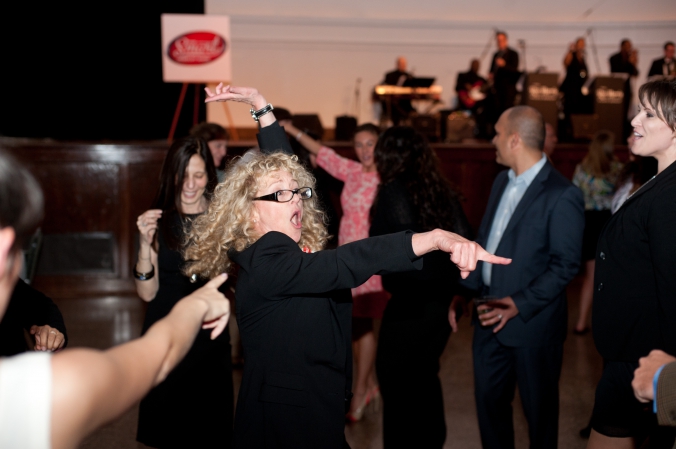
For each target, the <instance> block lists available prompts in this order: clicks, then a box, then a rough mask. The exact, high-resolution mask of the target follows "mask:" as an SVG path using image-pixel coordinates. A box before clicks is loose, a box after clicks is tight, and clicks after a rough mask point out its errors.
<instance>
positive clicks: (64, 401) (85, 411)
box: [51, 275, 230, 449]
mask: <svg viewBox="0 0 676 449" xmlns="http://www.w3.org/2000/svg"><path fill="white" fill-rule="evenodd" d="M226 279H227V276H226V275H220V276H217V277H216V278H214V279H212V280H211V281H210V282H208V283H207V284H206V285H205V286H204V287H202V288H200V289H198V290H196V291H195V292H194V293H192V294H191V295H189V296H187V297H185V298H183V299H182V300H181V301H179V302H178V303H177V304H176V305H175V306H174V308H173V309H172V310H171V312H170V313H169V315H167V316H166V317H165V318H163V319H161V320H160V321H158V322H156V323H155V324H154V325H153V326H152V327H151V328H150V329H149V330H148V332H146V334H145V335H144V336H143V337H141V338H138V339H136V340H132V341H130V342H129V343H126V344H123V345H120V346H117V347H114V348H112V349H109V350H107V351H103V352H101V351H95V350H90V349H77V350H66V351H63V352H61V353H58V354H56V355H54V357H53V358H52V413H51V429H52V430H51V432H52V435H51V440H52V447H53V448H54V449H61V448H72V447H77V444H78V443H79V442H80V441H81V440H82V439H83V438H84V437H85V436H86V435H87V434H89V433H90V432H92V431H93V430H95V429H96V428H98V427H100V426H101V425H103V424H105V423H107V422H109V421H111V420H113V419H115V418H117V417H118V416H120V415H121V414H122V413H124V412H125V411H126V410H127V409H128V408H129V407H131V406H132V405H134V404H135V403H136V402H137V401H139V400H140V399H141V398H142V397H143V396H144V395H145V394H146V393H147V392H148V391H149V390H150V388H151V387H153V386H155V385H157V384H159V383H160V382H161V381H162V380H164V378H165V377H166V376H167V374H168V373H169V372H170V371H171V370H172V369H173V368H174V367H175V366H176V364H178V362H179V361H180V360H181V359H182V358H183V357H184V356H185V354H186V353H187V352H188V349H190V347H191V345H192V343H193V341H194V339H195V336H196V335H197V332H198V330H199V329H200V327H203V328H212V329H213V331H212V334H211V337H212V338H216V337H217V336H218V335H219V334H220V333H221V332H222V331H223V330H224V329H225V326H226V325H227V322H228V318H229V316H230V302H229V301H228V300H227V299H226V298H225V297H224V296H223V295H222V294H221V293H220V292H219V291H218V287H219V286H220V285H221V284H222V283H223V282H224V281H225V280H226Z"/></svg>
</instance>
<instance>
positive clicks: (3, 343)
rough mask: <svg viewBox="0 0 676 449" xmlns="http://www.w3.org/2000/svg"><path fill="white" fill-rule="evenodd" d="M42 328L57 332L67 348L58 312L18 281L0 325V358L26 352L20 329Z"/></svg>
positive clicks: (46, 299)
mask: <svg viewBox="0 0 676 449" xmlns="http://www.w3.org/2000/svg"><path fill="white" fill-rule="evenodd" d="M34 324H35V325H38V326H44V325H45V324H47V325H49V326H51V327H53V328H55V329H58V330H59V332H61V333H62V334H63V336H64V338H65V342H64V348H65V347H66V346H67V345H68V334H67V333H66V325H65V324H64V322H63V316H62V315H61V311H60V310H59V308H58V307H57V306H56V304H54V301H52V300H51V298H49V297H47V296H45V295H44V294H43V293H42V292H39V291H37V290H35V289H34V288H33V287H31V286H30V285H28V284H26V283H25V282H24V281H23V280H22V279H19V280H18V281H17V283H16V286H15V287H14V290H13V291H12V296H11V297H10V299H9V304H8V306H7V311H6V312H5V316H4V317H3V319H2V321H1V322H0V356H10V355H15V354H19V353H21V352H25V351H27V350H28V349H29V348H28V344H27V342H26V339H25V337H24V329H25V330H26V331H30V328H31V326H33V325H34Z"/></svg>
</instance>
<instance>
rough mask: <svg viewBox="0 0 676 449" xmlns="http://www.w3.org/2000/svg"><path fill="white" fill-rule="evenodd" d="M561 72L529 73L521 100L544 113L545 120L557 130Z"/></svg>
mask: <svg viewBox="0 0 676 449" xmlns="http://www.w3.org/2000/svg"><path fill="white" fill-rule="evenodd" d="M558 86H559V74H558V73H535V72H532V73H527V74H526V77H525V83H524V87H523V92H522V93H521V102H522V104H525V105H527V106H531V107H533V108H535V109H537V110H538V111H540V114H542V117H543V118H544V119H545V122H547V123H549V124H550V125H552V127H554V132H555V133H556V132H557V128H558V123H559V108H558V104H557V100H558V97H559V87H558Z"/></svg>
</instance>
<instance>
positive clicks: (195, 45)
mask: <svg viewBox="0 0 676 449" xmlns="http://www.w3.org/2000/svg"><path fill="white" fill-rule="evenodd" d="M226 47H227V44H226V42H225V39H223V37H221V36H219V35H218V34H214V33H211V32H209V31H195V32H192V33H186V34H184V35H182V36H179V37H177V38H176V39H174V40H173V41H172V42H171V44H169V48H168V49H167V55H168V56H169V58H170V59H171V60H172V61H174V62H177V63H179V64H188V65H195V64H206V63H207V62H211V61H213V60H214V59H217V58H218V57H219V56H221V55H222V54H223V53H225V49H226Z"/></svg>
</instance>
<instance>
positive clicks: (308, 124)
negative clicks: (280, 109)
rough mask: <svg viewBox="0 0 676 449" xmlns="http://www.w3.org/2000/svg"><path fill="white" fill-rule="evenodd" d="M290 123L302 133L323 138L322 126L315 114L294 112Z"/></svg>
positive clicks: (319, 138)
mask: <svg viewBox="0 0 676 449" xmlns="http://www.w3.org/2000/svg"><path fill="white" fill-rule="evenodd" d="M291 123H293V126H295V127H296V128H298V129H300V130H301V131H303V132H304V133H307V134H310V137H312V138H313V139H318V140H321V139H323V138H324V127H323V126H322V122H321V120H319V116H318V115H317V114H294V115H293V119H291Z"/></svg>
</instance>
